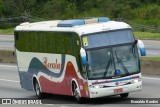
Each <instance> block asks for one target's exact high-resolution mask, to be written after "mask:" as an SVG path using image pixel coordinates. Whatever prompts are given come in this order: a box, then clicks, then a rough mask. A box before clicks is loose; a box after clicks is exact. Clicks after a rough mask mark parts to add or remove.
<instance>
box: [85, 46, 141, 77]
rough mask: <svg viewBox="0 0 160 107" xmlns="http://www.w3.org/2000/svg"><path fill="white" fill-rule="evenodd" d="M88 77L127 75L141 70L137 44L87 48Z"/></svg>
mask: <svg viewBox="0 0 160 107" xmlns="http://www.w3.org/2000/svg"><path fill="white" fill-rule="evenodd" d="M87 55H88V79H106V78H115V77H117V76H126V75H131V74H134V73H138V72H139V71H140V66H139V57H138V50H137V47H136V45H135V44H128V45H122V46H116V47H108V48H101V49H92V50H87Z"/></svg>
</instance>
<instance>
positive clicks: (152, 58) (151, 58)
mask: <svg viewBox="0 0 160 107" xmlns="http://www.w3.org/2000/svg"><path fill="white" fill-rule="evenodd" d="M140 59H141V60H151V61H160V56H159V57H140Z"/></svg>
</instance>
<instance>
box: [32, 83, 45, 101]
mask: <svg viewBox="0 0 160 107" xmlns="http://www.w3.org/2000/svg"><path fill="white" fill-rule="evenodd" d="M34 90H35V93H36V96H37V98H38V99H42V98H43V97H44V94H43V93H42V92H41V90H40V86H39V83H38V81H37V80H36V81H35V83H34Z"/></svg>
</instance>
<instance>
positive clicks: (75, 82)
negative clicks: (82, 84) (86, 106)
mask: <svg viewBox="0 0 160 107" xmlns="http://www.w3.org/2000/svg"><path fill="white" fill-rule="evenodd" d="M73 84H76V86H77V87H78V91H79V94H80V97H81V92H80V88H79V85H78V82H77V80H76V79H74V78H73V79H72V80H71V85H72V86H71V87H72V88H71V91H72V96H73V90H74V89H73Z"/></svg>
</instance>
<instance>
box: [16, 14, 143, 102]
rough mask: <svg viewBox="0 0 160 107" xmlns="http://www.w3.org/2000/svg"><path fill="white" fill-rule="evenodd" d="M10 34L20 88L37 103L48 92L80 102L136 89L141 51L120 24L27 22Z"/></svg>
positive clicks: (124, 94)
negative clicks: (11, 35) (34, 95)
mask: <svg viewBox="0 0 160 107" xmlns="http://www.w3.org/2000/svg"><path fill="white" fill-rule="evenodd" d="M14 35H15V48H16V57H17V64H18V70H19V76H20V84H21V86H22V88H24V89H26V90H29V91H35V92H36V95H37V97H38V98H42V97H43V95H44V94H45V93H50V94H60V95H69V96H74V97H75V98H76V99H77V100H78V101H81V99H82V98H98V97H104V96H111V95H120V96H121V97H127V96H128V94H129V93H130V92H135V91H140V90H141V89H142V78H141V69H140V60H139V54H138V49H140V53H141V55H142V56H145V54H146V53H145V48H144V45H143V42H142V41H140V40H135V38H134V35H133V32H132V28H131V27H130V26H129V25H128V24H126V23H124V22H117V21H110V20H109V19H108V18H106V17H99V18H88V19H72V20H55V21H42V22H36V23H28V22H27V23H22V24H20V25H19V26H17V27H16V28H15V34H14ZM138 44H140V45H139V47H137V45H138Z"/></svg>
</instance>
